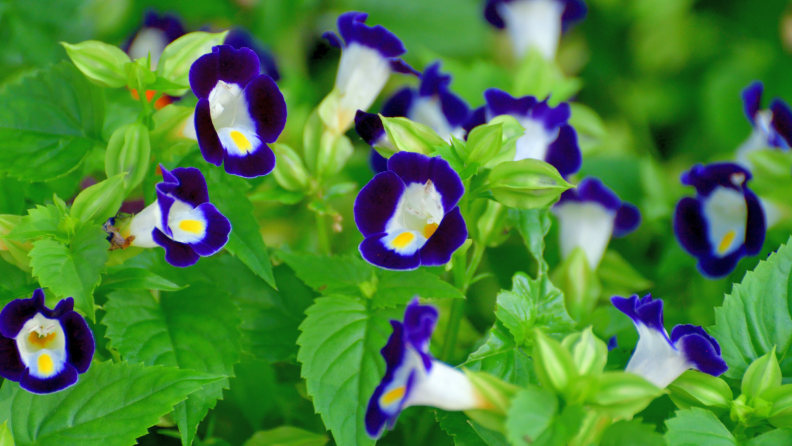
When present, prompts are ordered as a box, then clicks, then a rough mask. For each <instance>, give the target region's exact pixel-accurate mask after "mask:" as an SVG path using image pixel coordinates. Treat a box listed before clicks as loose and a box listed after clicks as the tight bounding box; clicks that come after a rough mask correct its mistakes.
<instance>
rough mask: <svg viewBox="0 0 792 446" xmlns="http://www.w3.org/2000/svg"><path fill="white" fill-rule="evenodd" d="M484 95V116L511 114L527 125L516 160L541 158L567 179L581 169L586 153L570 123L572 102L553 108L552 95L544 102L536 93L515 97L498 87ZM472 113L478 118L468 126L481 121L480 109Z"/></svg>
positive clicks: (469, 122) (468, 124)
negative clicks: (550, 103)
mask: <svg viewBox="0 0 792 446" xmlns="http://www.w3.org/2000/svg"><path fill="white" fill-rule="evenodd" d="M484 98H485V99H486V101H487V105H486V108H485V111H484V119H486V120H487V121H489V120H491V119H493V118H495V117H496V116H500V115H509V116H512V117H514V118H515V119H516V120H517V121H518V122H519V123H520V125H522V126H523V128H525V134H524V135H523V136H522V137H521V138H520V139H518V140H517V152H516V154H515V158H514V160H515V161H518V160H521V159H526V158H534V159H540V160H542V161H545V162H546V163H548V164H550V165H552V166H553V167H555V168H556V169H557V170H558V173H560V174H561V175H562V176H563V177H564V178H566V177H568V176H569V175H572V174H574V173H576V172H577V171H579V170H580V167H581V165H582V163H583V156H582V154H581V152H580V147H579V146H578V140H577V132H576V131H575V129H574V128H573V127H572V126H571V125H569V124H568V121H569V118H570V116H571V109H570V107H569V104H567V103H566V102H562V103H560V104H558V105H557V106H556V107H551V106H550V105H549V104H548V100H549V99H550V98H549V97H548V98H547V99H545V100H544V101H539V100H538V99H537V98H536V97H534V96H525V97H522V98H515V97H513V96H511V95H510V94H508V93H506V92H505V91H502V90H498V89H496V88H490V89H488V90H487V91H485V92H484ZM473 114H474V115H475V117H474V118H471V119H470V120H468V122H467V124H466V127H471V126H475V125H478V124H480V122H478V121H480V120H481V118H482V117H481V112H479V111H478V110H477V111H474V113H473Z"/></svg>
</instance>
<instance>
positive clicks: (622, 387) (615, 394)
mask: <svg viewBox="0 0 792 446" xmlns="http://www.w3.org/2000/svg"><path fill="white" fill-rule="evenodd" d="M598 384H599V386H598V390H597V392H596V393H595V394H594V395H592V396H591V397H590V398H589V400H588V403H589V404H590V405H592V406H593V407H595V408H596V409H597V410H598V411H600V412H602V413H605V414H608V415H610V416H611V417H613V418H614V420H620V419H625V420H629V419H631V418H632V417H633V415H635V414H637V413H638V412H640V411H642V410H644V409H645V408H646V406H648V405H649V403H651V402H652V401H653V400H654V399H655V398H657V397H659V396H660V395H662V394H663V391H662V390H661V389H659V388H657V387H655V386H654V385H653V384H652V383H650V382H649V381H647V380H645V379H643V378H641V377H640V376H638V375H634V374H632V373H627V372H606V373H603V374H602V375H601V376H600V377H599V379H598Z"/></svg>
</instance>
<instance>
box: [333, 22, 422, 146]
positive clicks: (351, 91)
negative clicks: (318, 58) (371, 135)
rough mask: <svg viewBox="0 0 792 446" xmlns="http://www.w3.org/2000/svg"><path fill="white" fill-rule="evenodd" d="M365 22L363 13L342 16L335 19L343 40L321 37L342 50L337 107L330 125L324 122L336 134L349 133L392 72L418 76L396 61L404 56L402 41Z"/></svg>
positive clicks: (337, 79) (337, 76) (411, 69)
mask: <svg viewBox="0 0 792 446" xmlns="http://www.w3.org/2000/svg"><path fill="white" fill-rule="evenodd" d="M366 18H368V14H365V13H361V12H355V11H351V12H346V13H344V14H341V15H340V16H339V17H338V31H339V32H340V33H341V38H343V40H342V39H341V38H339V37H338V35H336V34H335V33H334V32H332V31H328V32H326V33H324V35H323V37H324V38H325V39H327V41H328V42H330V44H331V45H333V46H335V47H337V48H341V49H342V52H341V61H340V62H339V64H338V73H337V74H336V80H335V91H334V93H335V94H337V95H338V97H337V101H338V103H337V106H336V108H335V111H334V115H333V116H332V117H331V118H330V119H331V122H326V124H327V125H328V126H329V127H330V128H331V129H333V130H334V131H335V132H336V133H344V132H345V131H346V130H347V129H349V127H350V126H351V125H352V122H353V120H354V118H355V114H356V113H357V111H358V110H364V111H365V110H368V108H369V107H371V104H373V103H374V100H375V99H376V98H377V96H379V94H380V92H381V91H382V88H383V87H385V83H386V82H388V78H390V75H391V73H392V72H394V71H396V72H399V73H405V74H415V75H418V72H417V71H415V70H414V69H413V68H412V67H410V66H409V65H407V64H406V63H405V62H404V61H403V60H401V59H399V58H398V57H399V56H401V55H402V54H404V53H406V52H407V50H406V49H405V48H404V44H402V41H401V40H399V38H398V37H396V35H395V34H393V33H392V32H390V31H388V30H387V29H385V28H384V27H383V26H382V25H376V26H368V25H366Z"/></svg>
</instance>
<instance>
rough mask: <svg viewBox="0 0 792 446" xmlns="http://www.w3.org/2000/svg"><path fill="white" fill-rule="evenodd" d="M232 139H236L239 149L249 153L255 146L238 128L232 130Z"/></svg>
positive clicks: (235, 142)
mask: <svg viewBox="0 0 792 446" xmlns="http://www.w3.org/2000/svg"><path fill="white" fill-rule="evenodd" d="M230 135H231V139H233V140H234V144H236V146H237V148H239V150H241V151H243V152H245V153H247V152H250V150H251V149H252V148H253V144H251V143H250V141H249V140H248V139H247V138H246V137H245V135H243V134H242V132H238V131H236V130H234V131H232V132H231V134H230Z"/></svg>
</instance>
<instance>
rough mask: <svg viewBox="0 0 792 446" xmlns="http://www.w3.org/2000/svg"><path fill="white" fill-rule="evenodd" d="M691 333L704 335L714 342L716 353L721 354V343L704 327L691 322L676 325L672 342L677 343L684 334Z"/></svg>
mask: <svg viewBox="0 0 792 446" xmlns="http://www.w3.org/2000/svg"><path fill="white" fill-rule="evenodd" d="M690 334H695V335H699V336H702V337H704V338H705V339H707V340H708V341H709V343H710V344H712V347H713V349H714V351H715V354H718V355H720V354H721V349H720V344H718V341H717V340H715V338H713V337H712V336H710V335H709V333H707V332H706V331H704V329H703V328H701V327H699V326H698V325H690V324H684V325H677V326H676V327H674V329H673V330H671V343H672V344H676V343H677V341H679V339H680V338H682V336H687V335H690Z"/></svg>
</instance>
